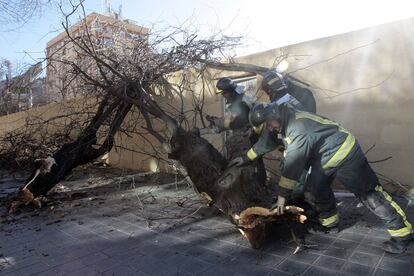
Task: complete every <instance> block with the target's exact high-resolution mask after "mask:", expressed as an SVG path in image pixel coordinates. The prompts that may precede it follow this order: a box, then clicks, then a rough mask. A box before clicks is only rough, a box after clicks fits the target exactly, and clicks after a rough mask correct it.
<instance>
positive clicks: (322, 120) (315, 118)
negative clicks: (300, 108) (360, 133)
mask: <svg viewBox="0 0 414 276" xmlns="http://www.w3.org/2000/svg"><path fill="white" fill-rule="evenodd" d="M303 118H305V119H309V120H312V121H315V122H318V123H321V124H323V125H334V126H337V127H338V128H339V130H340V131H341V132H345V133H348V134H349V131H348V130H346V129H344V128H343V127H342V126H340V125H339V124H338V123H336V122H334V121H331V120H329V119H325V118H323V117H320V116H318V115H315V114H311V113H305V112H297V113H296V119H303Z"/></svg>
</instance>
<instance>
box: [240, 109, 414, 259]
mask: <svg viewBox="0 0 414 276" xmlns="http://www.w3.org/2000/svg"><path fill="white" fill-rule="evenodd" d="M249 119H250V122H251V124H252V125H254V126H257V125H260V124H262V123H266V129H267V132H266V133H267V134H272V133H273V135H274V133H275V132H278V133H280V134H281V135H282V136H283V141H284V143H285V146H286V150H285V162H284V166H283V169H282V175H281V178H280V180H279V183H278V187H279V193H278V199H277V202H276V204H275V205H274V208H275V209H276V212H277V213H278V214H283V211H284V206H285V203H286V199H287V198H288V197H289V195H290V194H291V192H292V189H293V188H294V186H295V185H296V182H297V181H298V179H299V177H300V175H301V173H302V171H303V170H304V169H306V168H308V167H310V166H311V167H312V170H311V172H310V174H309V175H308V177H307V179H306V183H305V198H307V199H309V202H310V203H311V204H312V205H313V207H314V209H315V210H316V211H317V213H318V216H319V222H320V224H321V225H322V226H323V227H326V229H334V228H337V225H338V221H339V216H338V211H337V208H336V202H335V197H334V194H333V192H332V189H331V187H330V185H331V183H332V182H333V180H338V181H339V182H341V183H342V184H343V185H344V186H345V187H346V188H347V189H348V190H350V191H351V192H352V193H354V194H355V196H356V197H358V198H359V199H360V200H361V202H362V203H363V204H364V206H365V207H367V208H368V209H369V210H370V211H372V212H373V213H374V214H375V215H377V216H378V217H379V218H380V219H381V220H382V221H383V222H384V224H385V226H386V228H387V230H388V233H389V234H390V236H391V239H390V240H388V241H386V242H385V243H384V246H383V248H384V250H385V251H387V252H390V253H402V252H404V251H405V250H406V248H407V246H408V244H409V242H410V241H411V240H412V233H413V229H412V226H411V224H410V223H409V222H408V220H407V218H406V216H405V213H404V211H403V210H402V209H401V208H400V206H398V204H397V203H396V202H394V201H393V199H392V197H391V196H390V195H389V194H388V193H387V192H386V191H385V190H384V189H383V187H382V186H381V185H380V183H379V181H378V178H377V176H376V174H375V173H374V171H373V170H372V168H371V167H370V165H369V164H368V161H367V159H366V157H365V154H364V153H363V151H362V150H361V147H360V146H359V144H358V142H357V140H356V139H355V137H354V136H353V135H352V134H351V133H350V132H349V131H348V130H346V129H344V128H343V127H341V126H340V125H339V124H338V123H336V122H333V121H331V120H329V119H327V118H324V117H322V116H319V115H316V114H312V113H308V112H302V111H298V110H296V109H294V108H291V107H289V105H282V106H280V107H279V106H278V105H277V104H274V103H273V104H259V105H256V106H255V107H254V108H253V109H252V111H251V112H250V116H249ZM271 137H272V136H271V135H270V136H269V135H268V136H262V137H261V138H260V139H259V141H258V143H256V144H255V146H253V147H252V149H251V150H249V152H248V153H247V155H246V157H244V158H239V159H238V160H234V161H233V162H234V163H237V165H242V164H244V163H245V162H247V161H248V160H252V159H254V158H255V157H256V156H259V155H262V154H264V153H265V152H268V151H271V150H272V149H273V148H272V143H271ZM263 141H266V142H263ZM241 159H243V160H241Z"/></svg>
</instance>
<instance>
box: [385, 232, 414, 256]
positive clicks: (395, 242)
mask: <svg viewBox="0 0 414 276" xmlns="http://www.w3.org/2000/svg"><path fill="white" fill-rule="evenodd" d="M411 241H412V235H409V236H408V237H403V238H391V239H389V240H388V241H386V242H384V244H383V246H382V248H383V249H384V251H385V252H388V253H391V254H401V253H404V252H405V251H406V250H407V249H408V246H409V245H410V242H411Z"/></svg>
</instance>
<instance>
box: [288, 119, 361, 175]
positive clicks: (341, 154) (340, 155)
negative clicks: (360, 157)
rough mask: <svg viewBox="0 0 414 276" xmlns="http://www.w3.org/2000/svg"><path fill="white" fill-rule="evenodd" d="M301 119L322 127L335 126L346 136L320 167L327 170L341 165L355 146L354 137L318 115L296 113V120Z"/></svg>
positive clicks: (336, 124)
mask: <svg viewBox="0 0 414 276" xmlns="http://www.w3.org/2000/svg"><path fill="white" fill-rule="evenodd" d="M302 118H305V119H309V120H312V121H316V122H318V123H321V124H324V125H334V126H337V127H338V129H339V131H341V132H344V133H347V134H348V136H347V137H346V139H345V142H343V144H342V145H341V147H340V148H339V149H338V150H337V151H336V153H335V154H334V155H333V156H332V157H331V159H329V160H328V162H326V163H325V164H324V165H323V166H322V168H323V169H327V168H334V167H336V166H338V165H339V163H341V161H342V160H344V159H345V157H347V156H348V154H349V152H350V151H351V149H352V147H353V146H354V145H355V137H354V136H353V135H352V134H351V133H349V131H348V130H346V129H344V128H343V127H341V126H340V125H339V124H338V123H336V122H333V121H331V120H328V119H325V118H322V117H319V116H318V115H315V114H310V113H304V112H297V113H296V119H302Z"/></svg>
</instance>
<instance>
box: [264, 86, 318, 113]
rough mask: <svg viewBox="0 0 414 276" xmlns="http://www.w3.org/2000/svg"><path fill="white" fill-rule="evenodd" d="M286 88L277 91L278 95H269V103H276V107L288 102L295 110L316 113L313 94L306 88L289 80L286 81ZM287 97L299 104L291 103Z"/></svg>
mask: <svg viewBox="0 0 414 276" xmlns="http://www.w3.org/2000/svg"><path fill="white" fill-rule="evenodd" d="M286 81H287V88H286V89H283V90H282V91H279V92H278V93H274V94H271V96H272V97H271V98H270V101H271V102H276V103H277V104H278V105H282V104H284V103H286V102H290V103H291V104H292V105H293V106H295V108H296V109H299V110H303V111H307V112H311V113H315V112H316V101H315V97H314V96H313V93H312V91H311V90H309V89H308V88H306V87H304V86H303V85H300V84H298V83H296V82H294V81H292V80H290V79H287V80H286ZM287 95H289V96H291V97H292V98H294V99H295V100H297V102H298V103H299V104H296V103H293V102H292V100H289V98H287V97H286V96H287Z"/></svg>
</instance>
